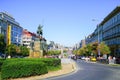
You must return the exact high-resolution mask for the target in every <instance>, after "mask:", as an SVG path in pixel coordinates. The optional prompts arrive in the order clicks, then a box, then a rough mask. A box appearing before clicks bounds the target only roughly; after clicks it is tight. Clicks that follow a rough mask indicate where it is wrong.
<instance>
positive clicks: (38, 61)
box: [1, 58, 61, 79]
mask: <svg viewBox="0 0 120 80" xmlns="http://www.w3.org/2000/svg"><path fill="white" fill-rule="evenodd" d="M59 69H61V60H60V59H54V58H53V59H52V58H14V59H6V60H5V61H4V63H3V65H2V69H1V73H2V74H1V77H2V79H9V78H18V77H28V76H34V75H41V74H45V73H47V72H48V71H54V70H59Z"/></svg>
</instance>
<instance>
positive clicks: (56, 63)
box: [5, 58, 61, 71]
mask: <svg viewBox="0 0 120 80" xmlns="http://www.w3.org/2000/svg"><path fill="white" fill-rule="evenodd" d="M13 61H15V62H18V61H34V62H44V63H45V64H46V65H47V68H48V70H50V71H51V67H52V68H57V67H58V69H59V68H60V67H61V60H60V59H55V58H13V59H7V60H6V61H5V62H7V63H9V62H13ZM7 63H6V64H7Z"/></svg>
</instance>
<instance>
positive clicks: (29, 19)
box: [0, 0, 120, 46]
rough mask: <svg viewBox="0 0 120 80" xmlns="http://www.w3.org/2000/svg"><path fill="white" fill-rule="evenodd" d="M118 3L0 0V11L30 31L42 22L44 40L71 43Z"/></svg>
mask: <svg viewBox="0 0 120 80" xmlns="http://www.w3.org/2000/svg"><path fill="white" fill-rule="evenodd" d="M119 5H120V0H0V12H3V11H5V12H8V13H9V14H11V15H12V16H13V17H14V18H15V20H16V21H17V22H19V23H20V25H21V26H22V27H23V28H24V29H27V30H28V31H30V32H34V33H36V31H37V27H38V26H39V24H41V25H43V36H44V37H45V38H46V40H47V41H54V42H55V43H59V44H61V45H63V46H73V45H75V44H76V43H79V42H80V41H81V40H82V39H84V38H85V36H88V35H89V34H91V33H92V32H94V30H95V28H96V25H97V24H99V23H100V22H101V21H102V20H103V19H104V18H105V17H106V16H107V15H108V14H109V13H110V12H111V11H112V10H113V9H115V8H116V7H117V6H119ZM93 19H95V21H93Z"/></svg>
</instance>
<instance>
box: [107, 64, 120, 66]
mask: <svg viewBox="0 0 120 80" xmlns="http://www.w3.org/2000/svg"><path fill="white" fill-rule="evenodd" d="M108 65H109V66H119V67H120V64H108Z"/></svg>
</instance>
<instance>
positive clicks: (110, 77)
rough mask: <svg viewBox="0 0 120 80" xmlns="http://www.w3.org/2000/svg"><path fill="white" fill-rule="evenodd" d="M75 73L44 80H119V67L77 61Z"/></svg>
mask: <svg viewBox="0 0 120 80" xmlns="http://www.w3.org/2000/svg"><path fill="white" fill-rule="evenodd" d="M76 63H77V68H78V69H77V71H75V72H73V73H71V74H67V75H63V76H59V77H52V78H47V79H44V80H120V67H112V66H108V65H103V64H98V63H91V62H85V61H81V60H78V61H77V62H76Z"/></svg>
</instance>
